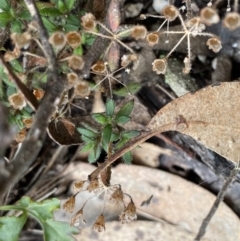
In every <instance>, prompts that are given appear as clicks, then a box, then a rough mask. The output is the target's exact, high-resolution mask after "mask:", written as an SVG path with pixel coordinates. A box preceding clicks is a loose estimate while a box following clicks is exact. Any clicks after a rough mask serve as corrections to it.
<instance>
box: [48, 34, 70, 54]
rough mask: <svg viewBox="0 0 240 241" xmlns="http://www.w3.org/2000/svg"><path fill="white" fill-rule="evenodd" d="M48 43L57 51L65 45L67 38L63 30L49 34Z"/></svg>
mask: <svg viewBox="0 0 240 241" xmlns="http://www.w3.org/2000/svg"><path fill="white" fill-rule="evenodd" d="M49 43H50V44H52V46H53V47H55V48H56V49H57V51H59V50H61V49H62V48H63V47H64V46H65V45H66V43H67V38H66V36H65V34H64V33H63V32H61V31H57V32H55V33H53V34H52V35H51V36H50V38H49Z"/></svg>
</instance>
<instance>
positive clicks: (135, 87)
mask: <svg viewBox="0 0 240 241" xmlns="http://www.w3.org/2000/svg"><path fill="white" fill-rule="evenodd" d="M126 86H127V88H126V87H125V86H124V87H123V88H121V89H119V90H114V91H113V93H114V94H115V95H118V96H122V97H126V96H127V95H129V94H132V95H133V94H135V93H137V92H138V91H139V90H140V89H141V85H140V84H138V83H131V84H128V85H126Z"/></svg>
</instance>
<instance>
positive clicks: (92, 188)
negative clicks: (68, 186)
mask: <svg viewBox="0 0 240 241" xmlns="http://www.w3.org/2000/svg"><path fill="white" fill-rule="evenodd" d="M99 188H100V185H99V181H98V179H94V180H92V181H91V182H90V183H89V185H88V187H87V190H88V191H89V192H94V193H97V192H98V191H99Z"/></svg>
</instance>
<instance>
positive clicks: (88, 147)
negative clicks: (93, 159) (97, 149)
mask: <svg viewBox="0 0 240 241" xmlns="http://www.w3.org/2000/svg"><path fill="white" fill-rule="evenodd" d="M93 147H94V143H92V142H90V143H88V144H86V145H85V146H83V148H82V149H81V151H80V152H88V151H90V150H91V149H92V148H93Z"/></svg>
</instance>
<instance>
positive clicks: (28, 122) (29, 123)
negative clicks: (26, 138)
mask: <svg viewBox="0 0 240 241" xmlns="http://www.w3.org/2000/svg"><path fill="white" fill-rule="evenodd" d="M22 122H23V124H24V125H25V127H26V128H27V129H29V128H31V126H32V123H33V118H32V117H29V118H25V119H23V120H22Z"/></svg>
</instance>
